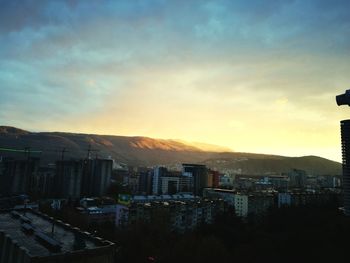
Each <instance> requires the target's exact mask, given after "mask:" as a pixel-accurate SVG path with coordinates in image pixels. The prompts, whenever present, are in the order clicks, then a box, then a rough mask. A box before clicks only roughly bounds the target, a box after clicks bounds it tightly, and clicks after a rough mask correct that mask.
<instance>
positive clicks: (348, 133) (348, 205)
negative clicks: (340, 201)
mask: <svg viewBox="0 0 350 263" xmlns="http://www.w3.org/2000/svg"><path fill="white" fill-rule="evenodd" d="M340 127H341V142H342V156H343V189H344V213H345V215H347V216H350V120H343V121H341V122H340Z"/></svg>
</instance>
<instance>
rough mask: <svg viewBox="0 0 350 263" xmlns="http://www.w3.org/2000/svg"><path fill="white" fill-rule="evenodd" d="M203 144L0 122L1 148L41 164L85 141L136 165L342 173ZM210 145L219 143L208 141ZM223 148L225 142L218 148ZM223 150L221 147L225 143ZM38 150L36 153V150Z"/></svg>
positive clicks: (324, 165)
mask: <svg viewBox="0 0 350 263" xmlns="http://www.w3.org/2000/svg"><path fill="white" fill-rule="evenodd" d="M201 145H204V146H206V147H207V148H208V144H200V143H196V144H194V143H192V144H191V143H188V144H187V143H186V142H183V141H178V140H163V139H153V138H148V137H128V136H112V135H95V134H77V133H64V132H29V131H24V130H21V129H17V128H14V127H7V126H0V148H14V149H24V148H25V147H30V148H31V149H32V150H41V151H42V153H41V155H40V157H41V160H42V164H43V165H45V164H47V163H52V162H54V161H55V160H57V159H60V158H61V151H62V149H63V148H66V150H67V152H66V153H65V158H66V159H70V158H85V157H86V156H87V152H88V149H89V147H91V149H92V150H93V151H92V152H91V155H92V156H95V155H97V156H99V157H102V158H108V157H111V158H113V159H114V160H116V161H117V162H119V163H125V164H128V165H137V166H154V165H157V164H163V165H169V166H176V165H179V164H181V163H183V162H194V163H203V164H206V165H207V166H208V167H210V168H215V169H218V170H221V171H233V172H235V171H236V172H238V171H239V172H242V173H244V174H250V175H261V174H264V173H281V172H286V171H288V170H290V169H293V168H296V169H303V170H306V171H307V172H309V173H310V174H315V175H338V174H341V164H340V163H337V162H333V161H330V160H327V159H324V158H320V157H316V156H305V157H283V156H275V155H263V154H252V153H238V152H217V151H214V150H213V151H206V150H205V147H201ZM209 146H210V147H211V148H212V149H216V150H217V149H220V147H215V146H213V145H209ZM221 149H224V148H221ZM224 150H225V149H224ZM33 155H35V154H33ZM0 156H16V157H23V156H24V154H23V153H11V152H8V151H0ZM36 156H37V155H36Z"/></svg>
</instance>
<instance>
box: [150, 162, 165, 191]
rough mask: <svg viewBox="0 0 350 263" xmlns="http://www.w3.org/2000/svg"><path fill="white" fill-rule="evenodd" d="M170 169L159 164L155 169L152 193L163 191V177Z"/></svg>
mask: <svg viewBox="0 0 350 263" xmlns="http://www.w3.org/2000/svg"><path fill="white" fill-rule="evenodd" d="M167 173H168V169H167V168H165V167H161V166H157V167H155V168H154V169H153V180H152V194H153V195H159V194H160V193H161V177H163V176H166V175H167Z"/></svg>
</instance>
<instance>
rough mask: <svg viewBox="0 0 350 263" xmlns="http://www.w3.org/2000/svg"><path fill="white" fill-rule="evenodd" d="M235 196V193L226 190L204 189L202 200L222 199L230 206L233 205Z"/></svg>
mask: <svg viewBox="0 0 350 263" xmlns="http://www.w3.org/2000/svg"><path fill="white" fill-rule="evenodd" d="M235 194H236V191H234V190H228V189H218V188H205V189H204V190H203V197H204V198H210V199H223V200H224V201H225V202H226V203H227V204H228V205H230V206H234V205H235Z"/></svg>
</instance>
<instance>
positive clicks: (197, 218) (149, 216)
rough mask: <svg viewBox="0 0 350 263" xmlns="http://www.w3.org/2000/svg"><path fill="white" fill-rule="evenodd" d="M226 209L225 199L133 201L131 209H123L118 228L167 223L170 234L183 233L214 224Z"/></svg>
mask: <svg viewBox="0 0 350 263" xmlns="http://www.w3.org/2000/svg"><path fill="white" fill-rule="evenodd" d="M224 210H225V203H224V201H223V200H207V199H201V200H195V201H194V200H192V201H189V200H188V201H179V200H176V201H175V200H171V201H151V202H146V203H144V202H133V203H132V204H131V205H130V206H129V207H126V206H121V207H120V208H119V209H118V212H117V213H118V215H117V216H116V218H117V225H118V226H119V227H122V226H128V225H133V224H137V223H138V222H146V223H154V224H164V225H166V227H168V228H169V229H170V230H171V231H174V232H180V233H184V232H186V231H188V230H194V229H195V228H197V227H198V226H200V225H202V224H212V223H213V222H214V220H215V218H216V216H217V215H218V214H219V213H222V212H223V211H224Z"/></svg>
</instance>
